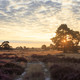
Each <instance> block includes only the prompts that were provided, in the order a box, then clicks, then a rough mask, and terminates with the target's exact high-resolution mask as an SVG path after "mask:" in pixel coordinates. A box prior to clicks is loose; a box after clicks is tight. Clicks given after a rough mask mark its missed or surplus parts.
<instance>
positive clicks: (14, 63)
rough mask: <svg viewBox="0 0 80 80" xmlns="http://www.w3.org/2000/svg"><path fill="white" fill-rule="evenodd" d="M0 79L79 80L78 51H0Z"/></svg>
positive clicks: (79, 61) (79, 60) (79, 64)
mask: <svg viewBox="0 0 80 80" xmlns="http://www.w3.org/2000/svg"><path fill="white" fill-rule="evenodd" d="M0 80H80V53H63V52H62V51H57V50H49V51H43V50H5V51H0Z"/></svg>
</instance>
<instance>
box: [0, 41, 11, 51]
mask: <svg viewBox="0 0 80 80" xmlns="http://www.w3.org/2000/svg"><path fill="white" fill-rule="evenodd" d="M0 48H1V49H5V50H9V49H12V47H11V46H10V45H9V41H4V42H2V44H1V45H0Z"/></svg>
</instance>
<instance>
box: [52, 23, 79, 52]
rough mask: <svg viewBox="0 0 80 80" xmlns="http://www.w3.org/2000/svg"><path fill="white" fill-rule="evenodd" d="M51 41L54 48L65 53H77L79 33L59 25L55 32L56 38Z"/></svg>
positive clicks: (64, 25)
mask: <svg viewBox="0 0 80 80" xmlns="http://www.w3.org/2000/svg"><path fill="white" fill-rule="evenodd" d="M51 40H52V42H53V43H54V44H55V46H56V48H62V49H64V50H65V51H77V46H78V44H79V42H80V33H79V31H73V30H71V29H70V28H68V26H67V25H66V24H61V25H60V26H59V28H58V29H57V30H56V36H55V37H53V38H52V39H51Z"/></svg>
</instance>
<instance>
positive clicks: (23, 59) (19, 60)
mask: <svg viewBox="0 0 80 80" xmlns="http://www.w3.org/2000/svg"><path fill="white" fill-rule="evenodd" d="M16 61H17V62H27V60H26V59H25V58H23V57H19V58H17V59H16Z"/></svg>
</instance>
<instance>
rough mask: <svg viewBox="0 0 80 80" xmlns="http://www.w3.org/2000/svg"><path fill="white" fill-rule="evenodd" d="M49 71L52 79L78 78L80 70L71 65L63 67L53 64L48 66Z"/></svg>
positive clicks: (67, 79)
mask: <svg viewBox="0 0 80 80" xmlns="http://www.w3.org/2000/svg"><path fill="white" fill-rule="evenodd" d="M50 73H51V78H52V80H54V79H55V80H79V79H80V71H77V70H75V69H73V68H71V67H63V66H58V65H53V66H51V67H50Z"/></svg>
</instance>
